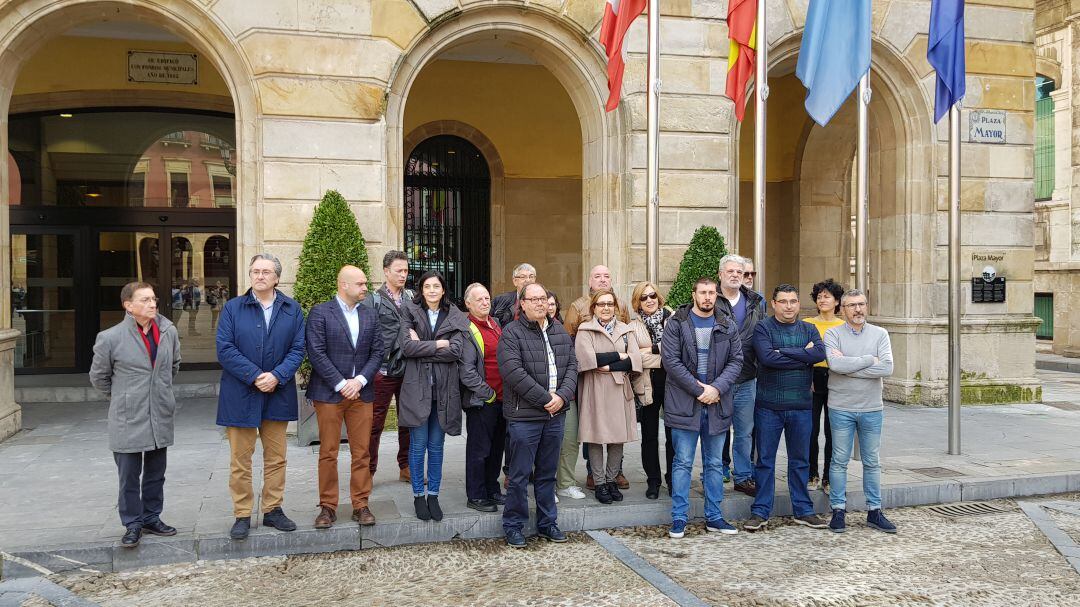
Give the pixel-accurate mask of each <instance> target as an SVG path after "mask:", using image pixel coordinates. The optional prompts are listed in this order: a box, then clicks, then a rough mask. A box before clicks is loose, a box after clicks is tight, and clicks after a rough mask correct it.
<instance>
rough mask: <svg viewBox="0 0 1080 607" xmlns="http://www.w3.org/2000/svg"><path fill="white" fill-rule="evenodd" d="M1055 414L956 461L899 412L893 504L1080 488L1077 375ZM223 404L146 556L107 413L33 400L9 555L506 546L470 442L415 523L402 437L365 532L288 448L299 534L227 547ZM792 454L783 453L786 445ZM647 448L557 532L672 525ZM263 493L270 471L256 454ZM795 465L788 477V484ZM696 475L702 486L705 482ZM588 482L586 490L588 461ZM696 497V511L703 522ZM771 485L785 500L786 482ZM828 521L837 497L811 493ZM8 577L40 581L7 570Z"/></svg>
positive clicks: (77, 561) (176, 481) (1012, 414)
mask: <svg viewBox="0 0 1080 607" xmlns="http://www.w3.org/2000/svg"><path fill="white" fill-rule="evenodd" d="M1040 378H1041V379H1042V380H1043V381H1044V398H1045V401H1046V403H1047V404H1030V405H1006V406H983V407H967V408H965V409H964V411H963V451H964V454H963V455H961V456H949V455H946V454H945V451H946V445H947V411H946V410H945V409H934V408H921V407H899V406H889V407H887V409H886V414H885V416H886V424H885V436H884V437H883V439H882V459H883V465H884V473H883V478H882V481H883V485H884V496H883V497H884V501H885V506H886V507H887V508H888V507H899V506H906V505H919V504H931V503H946V502H955V501H960V500H981V499H989V498H997V497H1012V496H1022V495H1039V494H1049V493H1060V492H1065V491H1076V490H1080V375H1077V374H1071V373H1064V372H1051V371H1046V372H1040ZM215 407H216V401H214V400H211V399H192V400H187V401H184V402H183V403H182V407H181V409H180V411H179V413H178V415H177V429H176V445H175V446H174V447H172V448H170V449H169V460H170V461H169V472H168V475H167V481H166V505H165V512H164V515H163V518H164V520H165V521H166V522H168V523H169V524H172V525H175V526H176V527H177V528H179V530H180V533H179V535H177V536H176V537H173V538H148V539H144V541H143V544H142V546H140V547H139V548H138V549H136V550H124V549H119V548H117V547H116V544H117V541H118V540H119V536H120V535H121V534H122V531H123V529H122V527H121V525H120V523H119V520H118V518H117V514H116V470H115V465H114V463H113V459H112V454H111V453H110V452H109V451H108V449H107V447H106V431H105V414H106V405H105V404H104V403H64V404H36V405H29V406H27V407H26V408H25V409H24V412H23V413H24V424H25V426H26V428H28V430H25V431H23V432H21V433H20V434H18V435H16V436H15V437H13V438H11V439H9V440H8V441H5V442H3V443H0V495H2V496H3V500H2V504H3V507H2V508H0V551H2V552H7V553H9V554H13V555H15V556H17V557H20V558H22V559H25V560H29V561H30V562H33V563H35V564H37V565H39V566H42V567H44V568H46V569H49V570H52V571H58V570H68V569H72V568H79V567H89V568H92V569H98V570H120V569H128V568H132V567H139V566H145V565H149V564H155V563H163V562H177V561H193V560H196V559H212V558H239V557H248V556H260V555H272V554H294V553H303V552H327V551H333V550H343V549H358V548H361V547H369V546H388V545H397V544H407V543H419V542H431V541H443V540H449V539H452V538H456V537H460V538H478V537H496V536H499V535H501V532H502V528H501V519H500V517H499V515H498V514H480V513H477V512H475V511H472V510H468V509H467V508H466V507H465V491H464V474H463V459H464V451H465V439H464V437H452V438H448V440H447V442H446V464H445V469H444V482H443V491H442V499H441V502H442V504H443V508H444V510H445V511H446V513H447V516H446V518H445V519H444V520H443V521H442V522H441V523H433V522H428V523H423V522H420V521H418V520H416V519H415V518H414V517H413V515H412V499H411V492H410V488H409V486H408V485H406V484H404V483H400V482H398V480H397V469H396V466H395V465H394V452H395V450H396V448H397V441H396V440H395V436H396V435H395V434H394V433H389V434H388V435H386V437H385V438H384V441H383V451H382V454H381V457H380V459H381V461H382V462H384V466H387V467H386V468H385V469H380V471H379V473H378V474H377V475H376V478H375V488H374V493H373V495H372V500H371V507H372V510H373V512H374V513H375V516H376V517H377V518H378V520H379V523H378V524H377V525H376V526H374V527H371V528H365V529H362V530H361V529H358V528H357V526H356V525H355V524H354V523H351V522H350V521H349V507H348V499H347V496H346V495H345V491H347V487H348V482H347V477H348V466H347V463H346V462H347V461H348V454H347V452H345V450H344V449H343V453H342V456H341V465H340V468H341V477H342V478H341V487H342V491H343V495H342V508H341V510H340V511H339V523H338V525H337V526H336V527H335V528H334V529H332V530H329V531H325V530H319V531H317V530H314V529H313V528H312V523H313V519H314V516H315V514H316V507H315V506H316V501H317V497H316V496H317V479H316V470H317V459H318V447H317V446H313V447H299V446H296V445H295V444H294V445H292V446H290V448H289V466H288V476H287V479H288V480H287V484H286V487H287V491H286V496H285V504H284V506H285V510H286V512H287V513H288V514H289V515H290V516H292V517H293V518H294V519H295V520H296V521H297V523H298V524H299V525H300V529H299V530H298V531H296V532H294V533H290V534H283V533H280V532H277V531H275V530H273V529H262V528H258V526H256V528H255V529H254V530H253V533H252V536H251V538H249V539H248V540H246V541H244V542H232V541H230V540H229V539H228V538H227V532H228V528H229V526H230V525H231V523H232V504H231V501H230V498H229V492H228V488H227V479H228V465H229V450H228V444H227V442H226V441H225V440H224V436H223V433H222V431H221V428H218V427H217V426H215V425H214V423H213V422H214V411H215ZM781 448H782V447H781ZM639 449H640V446H639V444H638V443H635V444H633V445H629V446H628V448H627V452H626V459H625V472H626V476H627V477H628V478H629V479H630V481H631V483H632V486H631V489H630V490H629V491H626V492H625V493H626V496H627V499H626V501H624V502H623V503H622V504H618V505H611V506H603V505H600V504H598V503H597V502H596V501H595V500H593V499H592V498H591V496H589V497H588V498H586V499H585V500H580V501H574V500H563V502H562V503H561V504H560V505H559V506H560V513H559V521H560V525H561V526H562V527H563V528H564V530H567V531H571V530H583V529H601V528H610V527H619V526H627V525H655V524H664V523H667V522H670V514H669V509H670V502H669V500H668V499H667V497H666V495H664V496H663V497H662V498H661V499H660V500H658V501H650V500H646V499H645V497H644V488H645V487H644V480H645V476H644V473H643V472H642V470H641V465H640V450H639ZM255 465H256V468H257V469H256V471H255V478H256V491H258V480H259V479H260V478H261V468H259V467H260V466H261V461H259V455H258V452H257V454H256V462H255ZM785 465H786V464H784V463H781V465H780V471H781V472H780V476H783V469H784V466H785ZM860 473H861V466H860V465H859V464H858V463H856V462H852V464H851V467H850V474H851V476H852V477H853V478H852V479H851V480H849V483H848V487H849V489H850V490H851V494H850V495H849V507H850V508H851V509H859V508H860V507H862V504H863V503H864V502H863V497H862V494H861V490H860V483H859V480H858V478H857V477H858V476H859V475H860ZM695 476H696V475H695ZM578 477H579V479H580V480H581V481H584V477H585V471H584V463H582V462H579V465H578ZM694 484H695V492H696V494H697V495H698V496H699V497H697V498H696V499H695V500H694V501H693V513H694V514H695V515H698V516H700V514H701V499H700V485H699V484H698V483H697V482H696V481H695V483H694ZM777 486H778V488H779V490H780V491H781V492H785V491H786V487H785V483H784V481H783V479H780V480H778V483H777ZM726 489H727V490H728V494H727V499H725V501H724V510H725V515H726V516H727V517H728V518H730V519H734V520H738V519H741V518H745V517H746V516H748V513H749V508H750V499H749V498H747V497H746V496H743V495H742V494H738V493H734V492H733V491H731V485H730V484H729V485H727V486H726ZM813 496H814V499H815V502H816V504H817V505H818V507H819V508H820V509H821V511H825V510H826V509H827V500H826V499H825V496H824V494H822V493H821V492H820V491H816V492H814V493H813ZM785 514H790V503H789V502H788V500H787V499H786V495H781V496H780V498H779V499H778V500H777V506H776V515H777V516H782V515H785ZM3 566H4V574H5V575H30V574H33V575H37V574H40V573H41V572H40V571H37V572H34V571H31V570H29V569H26V568H25V567H20V566H19V565H17V564H15V562H14V561H13V560H12V559H10V558H9V559H5V562H4V565H3Z"/></svg>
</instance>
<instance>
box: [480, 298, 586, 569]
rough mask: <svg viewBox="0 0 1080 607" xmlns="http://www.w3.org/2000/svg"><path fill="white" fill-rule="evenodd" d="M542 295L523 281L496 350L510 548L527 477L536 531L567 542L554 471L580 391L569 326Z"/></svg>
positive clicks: (519, 531)
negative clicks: (514, 314) (555, 317)
mask: <svg viewBox="0 0 1080 607" xmlns="http://www.w3.org/2000/svg"><path fill="white" fill-rule="evenodd" d="M547 300H548V298H547V289H545V288H544V287H543V285H540V284H538V283H532V284H529V285H526V286H525V287H523V288H522V290H521V294H520V297H519V301H520V302H521V314H520V315H519V317H518V319H517V320H515V321H513V322H511V323H510V324H509V325H507V326H506V327H505V328H504V329H503V332H502V336H501V337H500V338H499V346H498V351H497V352H496V359H497V361H498V363H499V371H500V374H501V375H502V382H503V417H505V418H506V422H507V431H506V435H507V447H506V450H507V457H508V459H509V462H510V474H509V478H510V483H509V487H508V489H507V492H506V507H505V509H504V511H503V532H504V533H505V534H506V543H507V545H509V546H511V547H513V548H524V547H525V535H524V534H523V529H524V528H525V523H526V522H528V520H529V496H528V485H529V479H530V477H531V478H532V482H533V495H534V496H535V498H536V529H537V533H538V534H539V535H540V537H543V538H545V539H547V540H549V541H552V542H565V541H566V534H565V533H563V532H562V531H560V530H559V526H558V524H557V522H558V510H557V507H556V505H555V470H556V468H557V467H558V463H559V448H560V446H561V444H562V438H563V424H564V423H565V415H564V413H566V408H567V405H568V404H569V403H570V401H572V400H574V398H575V394H576V391H577V358H575V356H574V344H573V341H571V339H570V336H569V335H568V334H567V333H566V330H565V329H563V326H562V325H561V324H559V323H557V322H553V321H551V319H549V318H548V315H547Z"/></svg>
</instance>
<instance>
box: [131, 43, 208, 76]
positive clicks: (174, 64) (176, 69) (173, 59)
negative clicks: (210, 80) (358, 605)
mask: <svg viewBox="0 0 1080 607" xmlns="http://www.w3.org/2000/svg"><path fill="white" fill-rule="evenodd" d="M128 82H154V83H164V84H198V83H199V56H198V55H196V54H195V53H162V52H156V51H128Z"/></svg>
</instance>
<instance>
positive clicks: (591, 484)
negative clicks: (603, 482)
mask: <svg viewBox="0 0 1080 607" xmlns="http://www.w3.org/2000/svg"><path fill="white" fill-rule="evenodd" d="M585 488H586V489H588V490H589V491H596V481H594V480H593V477H592V475H591V474H590V475H589V476H587V477H585Z"/></svg>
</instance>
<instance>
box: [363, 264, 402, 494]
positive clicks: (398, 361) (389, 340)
mask: <svg viewBox="0 0 1080 607" xmlns="http://www.w3.org/2000/svg"><path fill="white" fill-rule="evenodd" d="M383 276H384V277H385V278H386V281H385V282H384V283H383V286H381V287H379V290H378V291H375V292H374V293H373V294H372V295H371V296H370V297H366V298H364V300H363V301H361V302H360V305H364V306H369V307H371V308H374V309H375V311H376V312H378V314H379V333H380V334H381V335H382V344H383V348H384V352H385V353H384V355H383V361H382V365H380V367H379V372H378V373H376V374H375V403H374V407H373V409H372V417H371V440H370V441H369V442H368V453H369V461H368V465H369V467H370V468H371V476H372V478H374V477H375V468H377V467H378V465H379V441H380V439H381V438H382V432H383V426H384V425H385V424H386V414H387V412H389V410H390V399H392V398H398V397H400V396H401V381H402V378H403V377H404V376H405V359H404V358H403V357H402V356H401V342H400V340H399V331H400V330H401V313H402V311H401V305H402V302H403V301H408V300H411V299H412V298H413V292H412V291H410V290H409V289H406V288H405V281H406V280H407V279H408V278H409V258H408V257H406V256H405V253H403V252H402V251H390V252H389V253H387V254H386V255H384V256H383ZM397 464H398V480H400V481H401V482H403V483H407V482H410V480H411V479H410V478H409V429H408V428H401V427H398V452H397Z"/></svg>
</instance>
